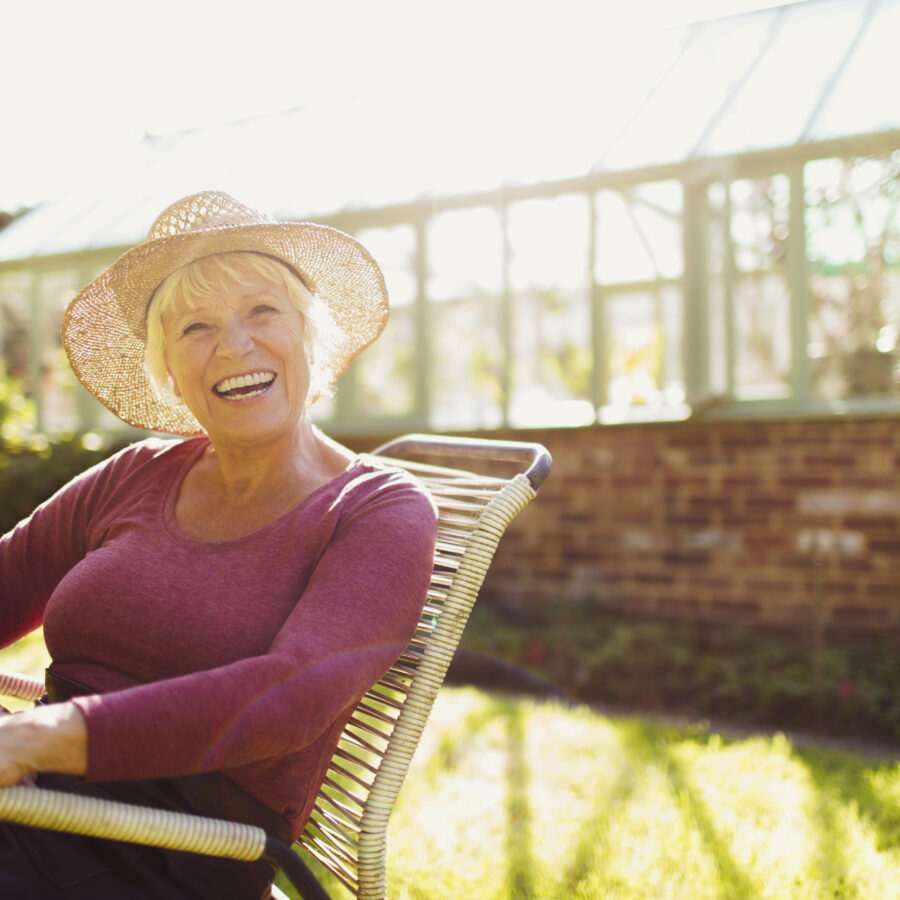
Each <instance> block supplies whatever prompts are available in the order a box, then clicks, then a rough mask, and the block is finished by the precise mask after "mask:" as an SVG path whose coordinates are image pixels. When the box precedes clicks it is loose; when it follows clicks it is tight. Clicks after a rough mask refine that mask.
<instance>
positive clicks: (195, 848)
mask: <svg viewBox="0 0 900 900" xmlns="http://www.w3.org/2000/svg"><path fill="white" fill-rule="evenodd" d="M375 454H377V455H378V456H380V457H385V458H386V459H387V460H388V461H389V462H390V463H391V464H393V465H397V466H402V467H403V468H406V469H408V470H409V471H410V472H412V473H413V474H415V475H416V476H417V477H418V478H419V479H420V480H421V481H422V482H423V483H424V484H425V485H426V487H427V488H428V489H429V491H430V492H431V494H432V496H433V497H434V500H435V502H436V504H437V507H438V510H439V525H438V541H437V548H436V551H435V559H434V570H433V573H432V579H431V587H430V590H429V593H428V600H427V603H426V606H425V609H424V611H423V614H422V618H421V621H420V624H419V627H418V630H417V632H416V635H415V637H414V639H413V640H412V642H411V643H410V645H409V647H408V648H407V649H406V651H405V652H404V654H403V655H402V656H401V657H400V658H399V659H398V660H397V662H396V663H395V664H394V665H393V666H392V667H391V669H390V670H389V671H388V672H387V673H386V674H385V676H384V677H383V678H382V679H381V680H380V681H379V682H378V683H377V684H376V685H374V686H373V687H372V688H371V690H370V691H369V692H368V693H367V694H366V695H365V697H363V699H362V700H361V701H360V703H359V704H358V706H357V707H356V710H355V712H354V714H353V716H352V718H351V720H350V721H349V723H348V724H347V727H346V728H345V729H344V733H343V735H342V738H341V741H340V744H339V746H338V749H337V750H336V752H335V754H334V756H333V758H332V761H331V765H330V768H329V770H328V774H327V776H326V778H325V782H324V784H323V785H322V788H321V790H320V791H319V794H318V798H317V802H316V807H315V811H314V812H313V815H312V818H311V819H310V821H309V823H308V824H307V826H306V829H305V831H304V832H303V834H302V835H301V836H300V839H299V841H298V842H297V844H296V845H295V847H294V848H292V847H289V846H287V845H286V844H283V843H281V842H280V841H277V840H275V839H274V838H271V837H269V836H268V835H267V834H266V833H265V831H263V830H262V829H261V828H257V827H254V826H249V825H240V824H237V823H234V822H229V821H225V820H216V819H205V818H202V817H198V816H191V815H187V814H184V813H174V812H168V811H164V810H155V809H148V808H146V807H136V806H130V805H128V804H123V803H115V802H112V801H104V800H97V799H88V798H83V797H75V796H72V795H69V794H66V793H63V792H59V791H49V790H45V789H40V788H34V787H24V786H21V787H20V786H16V787H10V788H5V789H0V819H5V820H8V821H12V822H16V823H19V824H22V825H31V826H36V827H42V828H50V829H56V830H60V831H74V832H78V833H80V834H87V835H92V836H95V837H103V838H112V839H117V840H126V841H133V842H137V843H144V844H151V845H156V846H164V847H167V848H170V849H176V850H185V851H190V852H196V853H205V854H209V855H214V856H222V857H229V858H234V859H243V860H256V859H259V858H261V857H265V858H267V859H269V860H270V861H272V862H273V863H274V864H276V865H277V866H278V867H279V868H280V869H281V870H282V872H283V873H284V875H285V876H286V877H287V878H288V879H289V880H290V881H291V883H292V884H293V885H294V886H295V888H296V889H297V890H298V891H299V893H300V895H301V896H302V897H303V898H304V900H327V898H328V895H327V893H326V892H325V891H324V889H323V888H322V887H321V885H320V884H319V882H318V881H317V880H316V878H315V877H314V876H313V874H312V873H311V872H310V870H309V869H308V868H307V867H306V865H305V863H304V862H303V861H302V859H301V857H302V856H303V855H304V854H309V856H311V857H312V858H314V859H316V860H317V861H318V862H319V863H320V864H321V865H322V866H324V867H325V868H326V869H327V870H328V871H330V872H331V873H332V874H333V875H334V876H335V877H336V878H337V879H338V880H339V881H340V882H342V883H343V884H344V885H345V886H346V887H347V888H349V889H350V891H351V892H352V893H353V894H354V895H355V896H356V897H357V898H359V900H383V898H385V897H386V894H387V852H386V837H387V827H388V819H389V817H390V815H391V811H392V809H393V807H394V803H395V801H396V799H397V795H398V794H399V792H400V788H401V786H402V784H403V780H404V778H405V777H406V773H407V770H408V768H409V764H410V761H411V760H412V756H413V753H414V751H415V749H416V745H417V744H418V742H419V738H420V736H421V734H422V731H423V729H424V727H425V723H426V721H427V719H428V716H429V713H430V711H431V708H432V705H433V703H434V700H435V698H436V696H437V693H438V691H439V689H440V687H441V684H442V682H443V680H444V676H445V674H446V672H447V669H448V667H449V665H450V661H451V659H452V657H453V654H454V652H455V650H456V647H457V645H458V643H459V640H460V637H461V636H462V632H463V628H464V627H465V624H466V621H467V619H468V617H469V613H470V611H471V609H472V606H473V604H474V603H475V599H476V597H477V595H478V591H479V589H480V588H481V584H482V582H483V580H484V577H485V574H486V572H487V569H488V566H489V565H490V562H491V559H492V558H493V555H494V551H495V550H496V548H497V545H498V543H499V541H500V538H501V537H502V535H503V533H504V531H505V529H506V527H507V525H508V524H509V522H510V521H511V520H512V519H513V518H514V517H515V516H516V515H517V514H518V513H519V512H521V510H522V509H524V508H525V506H526V505H527V504H528V503H529V502H530V501H531V500H532V499H533V498H534V496H535V493H536V491H537V489H538V487H539V486H540V484H541V482H542V481H543V480H544V478H545V477H546V476H547V474H548V473H549V471H550V465H551V460H550V455H549V453H548V452H547V451H546V450H545V449H544V447H542V446H540V445H539V444H529V443H519V442H511V441H492V440H476V439H471V438H443V437H434V436H428V435H408V436H406V437H402V438H399V439H397V440H395V441H392V442H391V443H389V444H385V445H384V446H382V447H380V448H379V449H378V450H376V451H375ZM460 462H463V463H465V468H463V469H460V468H451V467H449V466H450V465H451V464H453V465H458V464H459V463H460ZM474 462H477V463H480V465H476V466H474V468H480V469H489V470H491V474H486V475H476V474H474V472H472V471H469V469H470V464H471V463H474ZM495 463H497V464H501V465H500V466H498V465H495ZM510 463H514V464H517V466H516V467H517V469H519V471H518V472H516V474H513V475H510V474H509V473H508V472H505V471H504V472H501V469H507V468H508V464H510ZM522 469H524V470H525V471H524V472H523V471H521V470H522ZM43 690H44V685H43V681H42V680H41V679H40V678H36V677H29V676H22V675H16V674H13V673H3V674H0V693H4V694H6V695H7V696H9V695H12V696H18V697H20V698H22V699H26V700H35V699H37V698H38V697H40V696H41V694H42V693H43ZM298 851H299V852H298ZM272 897H273V898H283V900H284V898H285V895H284V894H283V893H282V892H281V891H280V890H279V889H278V888H273V894H272Z"/></svg>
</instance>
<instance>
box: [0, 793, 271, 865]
mask: <svg viewBox="0 0 900 900" xmlns="http://www.w3.org/2000/svg"><path fill="white" fill-rule="evenodd" d="M0 819H2V820H4V821H8V822H15V823H16V824H18V825H30V826H36V827H38V828H49V829H51V830H56V831H73V832H75V833H76V834H83V835H87V836H89V837H99V838H112V839H115V840H119V841H133V842H134V843H138V844H148V845H150V846H153V847H168V848H169V849H171V850H186V851H189V852H192V853H205V854H207V855H209V856H224V857H228V858H229V859H242V860H255V859H259V858H260V856H262V854H263V851H264V850H265V845H266V833H265V831H263V829H262V828H256V827H255V826H253V825H240V824H238V823H236V822H228V821H226V820H224V819H206V818H203V817H201V816H193V815H189V814H187V813H177V812H170V811H169V810H163V809H152V808H149V807H145V806H131V805H129V804H127V803H118V802H116V801H114V800H101V799H98V798H96V797H81V796H77V795H75V794H69V793H66V792H65V791H50V790H45V789H43V788H36V787H24V786H16V787H8V788H2V789H0Z"/></svg>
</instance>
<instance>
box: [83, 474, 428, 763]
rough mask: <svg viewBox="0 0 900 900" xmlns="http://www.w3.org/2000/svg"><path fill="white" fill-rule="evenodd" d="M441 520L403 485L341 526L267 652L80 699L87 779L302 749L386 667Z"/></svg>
mask: <svg viewBox="0 0 900 900" xmlns="http://www.w3.org/2000/svg"><path fill="white" fill-rule="evenodd" d="M436 523H437V518H436V514H435V510H434V507H433V505H432V503H431V501H430V499H429V498H428V497H427V495H426V494H425V493H424V492H423V491H422V490H421V489H420V488H419V487H417V486H416V485H415V484H414V483H413V482H411V481H410V480H409V479H406V478H405V477H404V478H402V479H399V480H397V479H395V480H392V481H391V482H389V483H388V484H387V485H386V486H384V487H383V488H382V489H381V490H379V491H378V492H377V493H376V494H374V495H373V496H371V497H369V498H368V499H367V500H366V502H365V503H364V504H362V505H361V506H360V507H359V508H358V509H355V510H353V511H352V512H351V513H350V514H348V515H347V516H344V517H342V519H341V521H340V524H339V525H338V527H337V529H336V531H335V533H334V535H333V537H332V539H331V541H330V542H329V543H328V545H327V548H326V549H325V550H324V552H323V554H322V556H321V557H320V559H319V561H318V563H317V564H316V566H315V569H314V571H313V573H312V576H311V578H310V580H309V582H308V584H307V586H306V589H305V590H304V592H303V594H302V596H301V597H300V599H299V600H298V602H297V604H296V606H295V607H294V608H293V610H292V612H291V613H290V615H289V616H288V617H287V619H286V621H285V622H284V624H283V626H282V627H281V629H280V631H279V632H278V634H277V635H276V637H275V639H274V641H273V642H272V644H271V646H270V647H269V649H268V652H267V653H265V654H262V655H257V656H253V657H249V658H246V659H242V660H239V661H236V662H233V663H230V664H228V665H224V666H220V667H217V668H213V669H207V670H203V671H198V672H193V673H190V674H187V675H182V676H179V677H175V678H169V679H163V680H160V681H155V682H152V683H149V684H145V685H140V686H137V687H131V688H127V689H124V690H121V691H115V692H111V693H106V694H95V695H89V696H86V697H81V698H77V699H76V700H75V703H76V704H77V705H78V707H79V708H80V709H81V711H82V712H83V714H84V715H85V718H86V721H87V725H88V745H89V759H88V772H87V777H88V778H89V779H90V780H125V779H137V778H159V777H175V776H179V775H186V774H190V773H193V772H202V771H208V770H212V769H226V770H227V769H229V768H234V767H238V766H242V765H246V764H248V763H254V762H258V761H262V760H269V759H272V758H275V757H280V756H283V755H285V754H290V753H292V752H296V751H298V750H302V749H303V748H305V747H307V746H308V745H310V744H311V743H313V742H315V741H316V740H317V739H318V738H319V737H320V736H321V735H322V734H323V733H325V732H326V731H327V730H328V729H329V728H331V727H332V726H333V725H334V723H335V722H336V721H337V720H338V719H339V717H340V716H341V714H342V713H343V712H344V711H345V710H347V709H348V708H349V707H352V706H353V705H354V704H355V703H356V702H357V701H358V699H359V698H360V697H361V696H362V694H364V693H365V691H366V690H367V689H368V688H369V687H370V686H371V685H372V684H373V683H374V682H375V681H377V680H378V678H379V677H380V676H381V675H382V674H383V673H384V672H385V671H386V670H387V669H388V668H389V667H390V665H391V664H392V663H393V662H394V660H395V659H396V658H397V656H399V654H400V653H401V652H402V650H403V648H404V647H405V646H406V644H407V643H408V641H409V639H410V637H411V636H412V634H413V632H414V631H415V628H416V625H417V623H418V620H419V616H420V614H421V609H422V606H423V604H424V602H425V598H426V595H427V590H428V583H429V578H430V573H431V568H432V560H433V553H434V543H435V535H436Z"/></svg>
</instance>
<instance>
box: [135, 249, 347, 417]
mask: <svg viewBox="0 0 900 900" xmlns="http://www.w3.org/2000/svg"><path fill="white" fill-rule="evenodd" d="M260 280H263V281H267V282H269V283H271V284H274V285H276V286H277V287H280V288H283V289H284V291H285V294H286V296H287V299H288V301H289V302H290V303H291V305H292V306H294V307H295V308H296V309H297V311H298V312H299V313H300V314H301V315H302V316H303V318H304V320H305V324H306V340H305V346H304V347H303V348H302V349H303V352H305V353H306V358H307V360H308V361H309V377H310V384H309V397H310V403H313V402H315V400H316V399H317V398H318V397H321V396H323V395H324V394H327V393H328V392H329V389H330V383H329V380H328V374H327V372H325V371H323V369H322V367H321V366H317V365H316V357H317V356H319V358H322V355H324V351H325V347H326V346H327V345H328V344H329V343H330V342H331V341H332V340H333V339H334V330H335V329H334V325H333V324H332V322H331V320H330V317H329V316H328V312H327V310H326V308H325V304H324V303H319V302H317V301H316V297H315V295H313V294H312V293H311V292H310V290H309V289H308V288H307V287H306V285H305V284H304V283H303V281H302V280H301V279H300V276H299V275H298V274H297V273H296V272H295V271H294V270H293V269H292V268H290V267H289V266H288V265H287V264H285V263H283V262H281V261H280V260H277V259H275V258H274V257H271V256H266V255H264V254H262V253H256V252H254V251H233V252H230V253H216V254H213V255H211V256H203V257H201V258H200V259H195V260H194V261H193V262H190V263H187V264H186V265H183V266H181V268H178V269H176V270H175V271H174V272H172V273H171V274H170V275H169V276H168V277H167V278H166V279H165V281H163V282H162V284H160V286H159V287H158V288H157V289H156V291H155V292H154V294H153V297H152V298H151V300H150V303H149V305H148V308H147V346H146V350H145V352H144V368H145V369H146V370H147V374H148V375H149V377H150V383H151V384H152V385H153V387H154V389H155V390H156V392H157V394H158V395H159V397H160V399H161V400H163V401H164V402H165V403H168V404H170V405H172V406H180V405H183V403H182V401H181V399H180V398H179V397H177V396H176V395H175V392H174V390H173V385H172V379H171V377H170V375H169V369H168V366H167V364H166V334H165V330H164V329H163V324H162V317H163V315H164V314H165V313H166V312H167V311H169V310H171V309H172V308H173V307H175V306H176V305H182V306H187V308H188V309H195V308H196V305H197V303H198V301H201V300H207V299H209V298H210V297H215V296H217V295H218V294H220V293H221V292H222V291H223V289H226V288H228V287H233V286H234V285H238V286H239V287H250V286H253V285H255V284H257V283H258V282H259V281H260ZM298 349H300V348H298Z"/></svg>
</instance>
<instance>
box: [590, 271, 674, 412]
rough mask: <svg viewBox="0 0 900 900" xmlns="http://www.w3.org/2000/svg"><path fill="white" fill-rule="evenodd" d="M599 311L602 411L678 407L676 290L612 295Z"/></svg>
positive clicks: (664, 288)
mask: <svg viewBox="0 0 900 900" xmlns="http://www.w3.org/2000/svg"><path fill="white" fill-rule="evenodd" d="M605 309H606V327H607V330H608V334H609V347H610V353H609V359H608V382H609V395H608V397H607V404H608V407H609V408H610V409H611V410H613V411H615V410H618V411H621V412H623V413H624V412H625V411H627V410H628V409H630V408H632V409H633V408H634V407H649V408H652V409H656V410H662V409H663V408H665V407H675V406H678V405H679V404H681V403H683V402H684V382H683V378H682V372H681V352H680V351H681V321H682V295H681V289H680V288H679V287H676V286H671V285H670V286H666V287H661V288H660V289H659V290H657V291H650V290H634V291H627V292H613V293H610V294H609V295H608V296H607V297H606V298H605ZM606 418H609V416H607V417H606Z"/></svg>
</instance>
